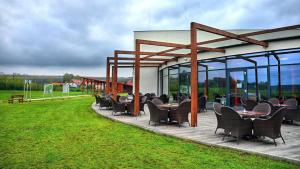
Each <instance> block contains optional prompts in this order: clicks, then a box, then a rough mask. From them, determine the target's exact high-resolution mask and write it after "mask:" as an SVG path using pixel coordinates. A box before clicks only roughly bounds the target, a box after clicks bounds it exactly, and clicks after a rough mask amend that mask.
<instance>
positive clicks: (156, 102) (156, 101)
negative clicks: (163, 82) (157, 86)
mask: <svg viewBox="0 0 300 169" xmlns="http://www.w3.org/2000/svg"><path fill="white" fill-rule="evenodd" d="M152 103H154V104H155V105H161V104H164V103H163V102H162V101H161V100H160V99H159V98H154V99H152Z"/></svg>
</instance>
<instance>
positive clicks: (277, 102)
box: [268, 98, 279, 105]
mask: <svg viewBox="0 0 300 169" xmlns="http://www.w3.org/2000/svg"><path fill="white" fill-rule="evenodd" d="M268 101H269V102H270V103H272V104H273V105H278V104H279V99H277V98H270V99H269V100H268Z"/></svg>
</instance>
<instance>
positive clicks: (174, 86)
mask: <svg viewBox="0 0 300 169" xmlns="http://www.w3.org/2000/svg"><path fill="white" fill-rule="evenodd" d="M169 88H170V92H169V94H170V95H172V96H173V99H174V100H177V95H178V74H170V75H169Z"/></svg>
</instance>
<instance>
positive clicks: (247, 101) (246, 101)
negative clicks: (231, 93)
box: [241, 99, 257, 111]
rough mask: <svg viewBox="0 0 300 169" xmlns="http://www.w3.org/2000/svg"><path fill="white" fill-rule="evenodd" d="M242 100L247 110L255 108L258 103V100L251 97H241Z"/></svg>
mask: <svg viewBox="0 0 300 169" xmlns="http://www.w3.org/2000/svg"><path fill="white" fill-rule="evenodd" d="M241 102H242V105H243V107H244V108H245V109H246V110H247V111H251V110H253V108H254V107H255V106H256V105H257V102H256V101H254V100H250V99H241Z"/></svg>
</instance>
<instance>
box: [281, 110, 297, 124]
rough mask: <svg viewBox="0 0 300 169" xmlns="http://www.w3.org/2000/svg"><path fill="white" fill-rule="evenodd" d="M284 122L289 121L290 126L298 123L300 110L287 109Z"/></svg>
mask: <svg viewBox="0 0 300 169" xmlns="http://www.w3.org/2000/svg"><path fill="white" fill-rule="evenodd" d="M284 120H287V121H291V123H292V124H293V122H294V121H298V122H300V108H299V107H298V108H289V107H287V109H286V114H285V116H284Z"/></svg>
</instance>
